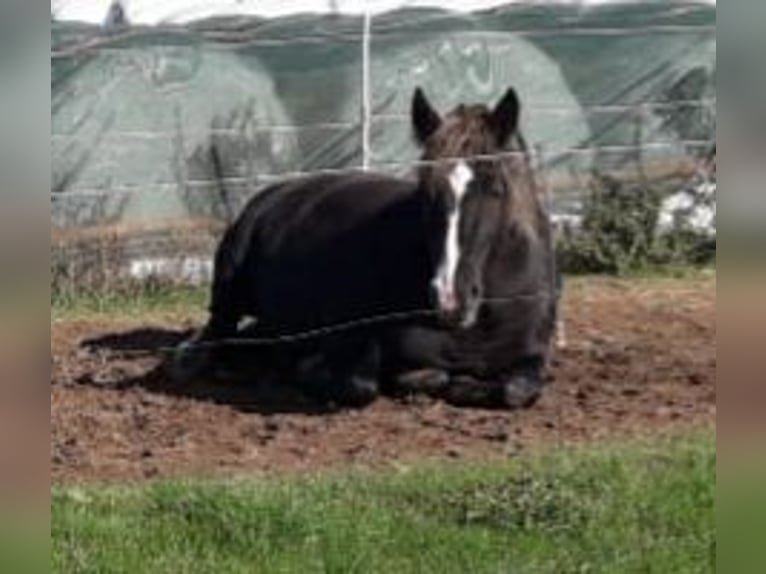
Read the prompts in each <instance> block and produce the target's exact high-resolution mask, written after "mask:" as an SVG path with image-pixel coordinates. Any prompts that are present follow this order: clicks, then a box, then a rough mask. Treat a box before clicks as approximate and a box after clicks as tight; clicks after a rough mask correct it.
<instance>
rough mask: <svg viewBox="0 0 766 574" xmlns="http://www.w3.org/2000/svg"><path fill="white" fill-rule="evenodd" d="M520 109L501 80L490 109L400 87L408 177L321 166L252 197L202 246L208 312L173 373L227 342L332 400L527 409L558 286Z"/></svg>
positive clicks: (216, 359) (213, 355)
mask: <svg viewBox="0 0 766 574" xmlns="http://www.w3.org/2000/svg"><path fill="white" fill-rule="evenodd" d="M520 107H521V106H520V101H519V98H518V95H517V93H516V91H515V90H514V89H513V88H509V89H508V90H507V91H506V93H505V95H504V96H503V97H502V98H501V99H500V101H499V102H498V103H497V104H496V105H495V106H494V107H493V108H492V109H490V108H488V107H487V106H485V105H483V104H475V105H465V104H461V105H458V106H457V107H456V108H454V109H453V110H452V111H450V112H449V113H447V114H446V115H444V116H442V115H440V114H439V113H438V112H437V111H436V110H435V109H434V107H433V106H432V105H431V103H430V102H429V101H428V99H427V97H426V95H425V93H424V92H423V90H422V89H421V88H416V90H415V92H414V94H413V97H412V103H411V122H412V127H413V133H414V137H415V140H416V142H417V143H418V145H419V146H420V147H421V149H422V155H421V158H420V161H419V162H418V167H417V170H416V178H414V180H411V179H405V178H398V177H394V176H388V175H382V174H376V173H369V172H354V173H325V174H318V175H309V176H305V177H301V178H297V179H293V180H289V181H284V182H280V183H277V184H274V185H272V186H270V187H268V188H267V189H265V190H264V191H262V192H261V193H259V194H257V195H256V196H255V197H253V198H252V199H251V200H250V202H249V203H248V204H247V205H246V206H245V208H244V209H243V211H242V213H241V214H240V216H239V217H238V219H237V220H236V221H235V222H234V223H233V224H232V225H231V226H230V227H229V228H228V229H227V230H226V232H225V233H224V236H223V238H222V240H221V242H220V244H219V246H218V249H217V251H216V256H215V262H214V278H213V284H212V289H211V302H210V307H209V311H210V318H209V320H208V322H207V324H206V325H205V326H204V327H203V328H202V329H201V330H200V331H199V332H198V333H197V334H195V335H194V336H193V337H192V338H191V339H190V340H188V341H186V342H185V343H183V344H182V345H181V346H180V347H179V348H178V349H177V351H176V354H175V357H174V360H173V365H172V368H173V373H174V376H175V377H176V378H178V379H180V380H190V379H192V378H194V377H196V376H199V375H200V374H201V373H204V372H205V371H206V369H209V368H210V366H211V365H214V364H216V363H218V364H221V363H226V362H228V361H229V359H231V357H232V356H233V355H231V354H230V353H231V352H232V351H233V350H234V349H227V348H226V346H227V342H230V341H232V340H235V341H237V342H244V343H245V344H244V345H235V347H236V349H235V350H236V353H237V355H238V356H239V358H240V359H241V358H243V357H244V358H245V360H246V361H249V362H251V363H255V364H258V365H260V366H263V367H264V369H267V370H269V371H270V372H274V371H276V372H277V373H278V374H279V375H281V376H282V378H283V379H290V380H292V381H293V382H297V383H298V384H299V385H300V386H301V387H302V388H303V389H304V390H305V391H306V392H308V393H309V394H312V395H313V396H315V397H317V398H320V399H322V400H325V401H332V402H335V403H338V404H345V405H363V404H367V403H369V402H370V401H371V400H373V399H374V398H375V397H377V396H378V394H379V392H381V391H384V392H390V393H396V392H401V391H402V389H405V390H406V389H412V388H420V389H427V390H428V392H431V393H433V394H439V395H441V396H445V397H446V398H447V400H450V401H451V402H453V403H455V404H482V405H487V406H500V407H508V408H517V407H525V406H529V405H531V404H533V403H534V401H535V400H536V399H537V397H538V396H539V395H540V392H541V389H542V374H543V370H544V367H545V365H546V363H547V360H548V356H549V349H550V340H551V336H552V333H553V330H554V325H555V322H556V312H557V304H558V298H559V292H560V282H559V280H558V272H557V269H556V265H555V253H554V250H553V247H552V241H551V229H550V223H549V219H548V217H547V214H546V212H545V209H544V201H543V197H542V190H541V186H540V185H539V183H538V181H537V178H536V175H535V173H534V170H533V168H532V165H531V161H530V154H529V150H528V149H527V146H526V144H525V142H524V138H523V136H522V134H521V133H520V130H519V116H520ZM244 317H250V318H252V319H254V322H253V323H251V325H250V327H248V328H247V329H245V331H246V334H243V330H241V329H239V325H240V322H241V320H242V319H243V318H244ZM248 340H249V341H251V342H252V345H248V344H247V342H248ZM263 342H265V343H267V344H261V343H263ZM227 353H228V355H227ZM226 357H228V359H227V358H226ZM231 362H232V363H233V362H234V359H231Z"/></svg>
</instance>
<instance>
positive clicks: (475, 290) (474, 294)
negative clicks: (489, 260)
mask: <svg viewBox="0 0 766 574" xmlns="http://www.w3.org/2000/svg"><path fill="white" fill-rule="evenodd" d="M470 293H471V298H472V299H478V298H480V297H481V289H480V288H479V286H478V285H473V286H472V287H471V291H470Z"/></svg>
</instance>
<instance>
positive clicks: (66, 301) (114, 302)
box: [51, 285, 210, 321]
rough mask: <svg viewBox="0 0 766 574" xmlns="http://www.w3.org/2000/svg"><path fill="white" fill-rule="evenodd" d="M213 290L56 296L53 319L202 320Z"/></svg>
mask: <svg viewBox="0 0 766 574" xmlns="http://www.w3.org/2000/svg"><path fill="white" fill-rule="evenodd" d="M209 296H210V287H209V286H208V285H204V286H158V287H136V288H135V289H132V290H122V291H116V292H97V293H77V294H76V295H72V294H67V293H54V294H53V296H52V297H51V318H52V319H54V320H60V321H61V320H74V319H95V318H104V317H108V318H110V319H111V318H115V319H119V318H125V317H133V318H136V317H153V318H157V316H158V315H164V316H171V317H172V316H182V317H198V316H201V315H204V313H205V312H206V310H207V304H208V298H209Z"/></svg>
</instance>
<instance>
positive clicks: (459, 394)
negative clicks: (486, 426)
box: [445, 357, 545, 409]
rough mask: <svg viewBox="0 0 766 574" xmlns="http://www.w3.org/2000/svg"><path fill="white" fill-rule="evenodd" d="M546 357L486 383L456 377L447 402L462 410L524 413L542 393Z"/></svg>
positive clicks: (528, 360) (528, 361)
mask: <svg viewBox="0 0 766 574" xmlns="http://www.w3.org/2000/svg"><path fill="white" fill-rule="evenodd" d="M544 362H545V361H544V358H543V357H528V358H526V359H524V360H522V361H520V362H519V363H518V364H517V366H516V367H515V368H514V369H513V370H511V372H510V373H508V374H505V375H498V376H497V377H494V378H493V379H492V380H484V379H483V378H477V377H474V376H472V375H457V376H455V377H453V378H452V380H451V381H450V386H449V389H448V390H447V392H446V394H445V399H446V400H447V402H449V403H450V404H452V405H455V406H463V407H483V408H505V409H525V408H529V407H531V406H532V405H534V404H535V403H536V402H537V400H538V399H539V398H540V395H541V394H542V390H543V376H542V375H543V367H544Z"/></svg>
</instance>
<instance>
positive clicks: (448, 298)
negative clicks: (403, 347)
mask: <svg viewBox="0 0 766 574" xmlns="http://www.w3.org/2000/svg"><path fill="white" fill-rule="evenodd" d="M519 107H520V106H519V99H518V96H517V95H516V92H515V91H514V90H513V89H509V90H508V91H507V92H506V94H505V95H504V96H503V98H502V99H501V100H500V102H499V103H498V104H497V105H496V106H495V107H494V108H493V109H489V108H488V107H486V106H484V105H472V106H466V105H459V106H458V107H456V108H455V109H454V110H452V111H451V112H449V113H448V114H446V115H444V116H443V117H442V116H441V115H440V114H439V113H438V112H437V111H435V110H434V109H433V107H432V106H431V104H430V103H429V102H428V100H427V99H426V97H425V95H424V93H423V91H422V90H421V89H420V88H418V89H416V90H415V94H414V97H413V100H412V123H413V128H414V133H415V137H416V139H417V142H418V143H419V145H420V146H421V148H422V149H423V154H422V158H421V159H422V160H423V162H422V166H421V167H420V170H419V181H420V188H421V190H422V191H423V192H424V193H426V194H428V196H429V205H430V206H433V207H432V209H429V216H430V229H432V230H433V232H432V234H431V238H432V239H431V240H432V245H431V249H432V253H434V256H435V263H437V262H438V263H437V265H436V271H435V276H434V277H433V281H432V286H433V289H434V294H435V296H436V299H437V301H438V306H439V310H440V311H441V312H442V313H443V314H444V315H445V316H446V317H448V318H450V319H452V320H455V321H456V322H457V323H458V324H459V325H460V326H461V327H463V328H470V327H471V326H473V325H474V324H475V322H476V320H477V318H478V315H479V310H480V307H481V302H482V300H483V299H484V297H485V285H484V280H485V272H484V269H485V266H486V264H487V261H488V259H489V255H490V251H491V249H492V246H493V244H494V242H495V240H496V239H497V238H498V234H499V233H501V232H502V230H503V229H504V228H505V227H506V225H507V220H508V214H509V210H510V209H511V193H512V189H511V187H512V185H511V181H512V179H513V172H514V170H513V168H512V165H511V164H509V161H508V157H507V154H506V156H502V155H500V154H503V153H504V152H505V148H506V145H507V144H508V142H509V140H510V139H511V136H512V135H513V134H514V132H516V129H517V125H518V119H519Z"/></svg>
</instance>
